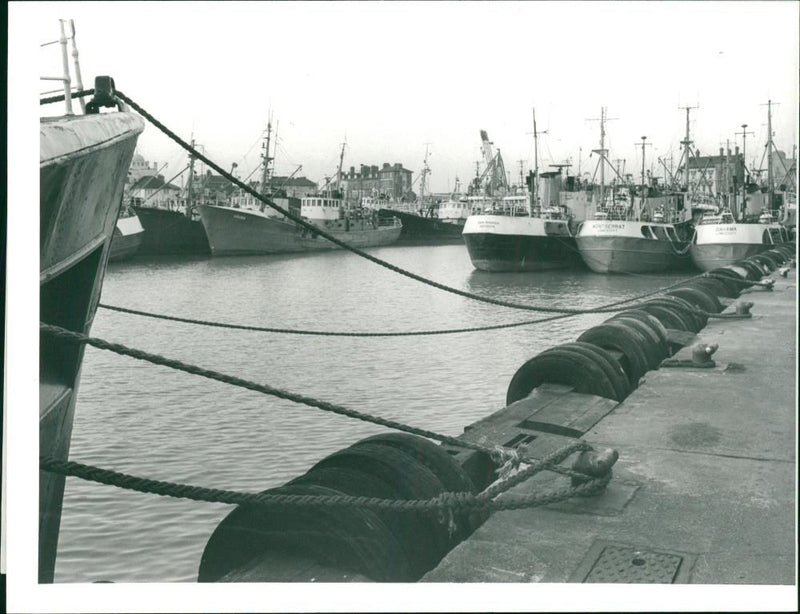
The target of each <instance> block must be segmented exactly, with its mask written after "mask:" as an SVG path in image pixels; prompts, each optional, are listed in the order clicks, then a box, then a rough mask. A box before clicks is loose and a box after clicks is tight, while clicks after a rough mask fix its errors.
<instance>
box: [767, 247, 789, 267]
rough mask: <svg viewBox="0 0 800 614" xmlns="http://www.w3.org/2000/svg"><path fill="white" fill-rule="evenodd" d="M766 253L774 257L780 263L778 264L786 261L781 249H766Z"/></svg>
mask: <svg viewBox="0 0 800 614" xmlns="http://www.w3.org/2000/svg"><path fill="white" fill-rule="evenodd" d="M764 255H765V256H769V257H770V258H772V259H773V260H774V261H775V262H776V263H777V264H778V266H780V265H782V264H783V263H784V262H786V256H785V255H784V254H783V253H782V252H781V251H779V250H777V249H774V248H773V249H769V250H767V251H765V252H764Z"/></svg>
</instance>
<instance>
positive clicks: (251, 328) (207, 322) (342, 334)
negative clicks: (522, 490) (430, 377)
mask: <svg viewBox="0 0 800 614" xmlns="http://www.w3.org/2000/svg"><path fill="white" fill-rule="evenodd" d="M98 307H102V308H103V309H108V310H110V311H117V312H120V313H127V314H131V315H137V316H144V317H147V318H155V319H157V320H168V321H170V322H182V323H184V324H196V325H199V326H210V327H212V328H225V329H232V330H247V331H253V332H262V333H281V334H291V335H318V336H323V337H415V336H423V335H452V334H457V333H473V332H481V331H487V330H500V329H504V328H515V327H519V326H526V325H529V324H539V323H541V322H552V321H554V320H561V319H564V318H571V317H574V316H575V315H576V314H572V313H561V314H558V315H554V316H550V317H547V318H540V319H538V320H525V321H524V322H510V323H508V324H492V325H488V326H473V327H470V328H449V329H443V330H420V331H398V332H358V331H350V332H348V331H324V330H304V329H297V328H272V327H269V326H249V325H247V324H228V323H225V322H214V321H210V320H198V319H194V318H181V317H178V316H170V315H164V314H159V313H152V312H149V311H141V310H138V309H130V308H127V307H116V306H114V305H105V304H103V303H100V304H99V305H98Z"/></svg>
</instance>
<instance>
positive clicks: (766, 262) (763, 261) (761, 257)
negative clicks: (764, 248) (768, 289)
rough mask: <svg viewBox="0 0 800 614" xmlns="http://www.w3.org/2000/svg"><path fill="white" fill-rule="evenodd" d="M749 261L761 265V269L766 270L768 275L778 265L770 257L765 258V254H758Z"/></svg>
mask: <svg viewBox="0 0 800 614" xmlns="http://www.w3.org/2000/svg"><path fill="white" fill-rule="evenodd" d="M751 260H752V261H753V262H755V263H757V264H759V265H761V266H762V267H764V268H766V269H768V273H772V271H774V270H775V269H777V268H778V263H777V262H775V260H774V259H773V258H771V257H770V256H767V255H766V252H762V253H760V254H757V255H755V256H752V257H751Z"/></svg>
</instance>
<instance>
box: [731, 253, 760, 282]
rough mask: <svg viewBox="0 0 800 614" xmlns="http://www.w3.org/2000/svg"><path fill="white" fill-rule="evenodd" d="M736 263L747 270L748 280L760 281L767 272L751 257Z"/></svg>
mask: <svg viewBox="0 0 800 614" xmlns="http://www.w3.org/2000/svg"><path fill="white" fill-rule="evenodd" d="M737 264H738V265H739V266H741V267H742V268H743V269H745V270H746V271H747V279H749V280H750V281H761V278H762V277H764V276H765V275H766V274H767V272H766V271H764V268H763V267H762V266H761V265H760V264H758V263H757V262H756V261H754V260H752V259H751V258H747V259H746V260H740V261H739V262H738V263H737Z"/></svg>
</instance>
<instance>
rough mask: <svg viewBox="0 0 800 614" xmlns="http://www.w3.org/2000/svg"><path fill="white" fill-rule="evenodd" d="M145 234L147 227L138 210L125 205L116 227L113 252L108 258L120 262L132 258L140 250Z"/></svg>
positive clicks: (112, 245) (112, 241) (112, 246)
mask: <svg viewBox="0 0 800 614" xmlns="http://www.w3.org/2000/svg"><path fill="white" fill-rule="evenodd" d="M144 236H145V229H144V227H143V226H142V223H141V221H140V220H139V217H138V216H137V215H136V212H135V211H134V210H132V209H128V208H127V207H123V209H122V211H121V212H120V215H119V219H117V224H116V226H115V228H114V236H113V238H112V240H111V252H110V253H109V256H108V259H109V260H110V261H112V262H118V261H120V260H127V259H129V258H132V257H133V256H135V255H136V253H137V252H138V251H139V248H140V247H141V245H142V241H143V239H144Z"/></svg>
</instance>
